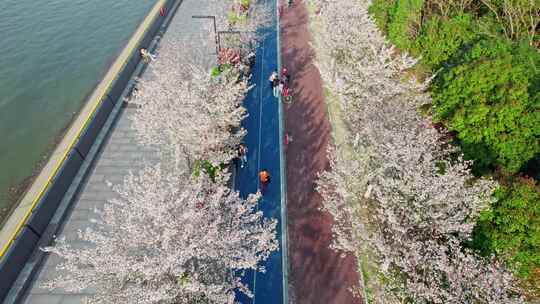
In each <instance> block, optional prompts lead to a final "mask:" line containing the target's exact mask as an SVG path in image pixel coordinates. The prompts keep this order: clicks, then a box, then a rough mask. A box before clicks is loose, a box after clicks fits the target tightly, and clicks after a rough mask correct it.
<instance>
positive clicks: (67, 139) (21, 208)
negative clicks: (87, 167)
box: [0, 0, 167, 259]
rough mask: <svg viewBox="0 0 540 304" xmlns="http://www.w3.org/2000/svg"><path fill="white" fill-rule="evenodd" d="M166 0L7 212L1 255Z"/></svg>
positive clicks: (160, 3)
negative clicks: (19, 199) (20, 197)
mask: <svg viewBox="0 0 540 304" xmlns="http://www.w3.org/2000/svg"><path fill="white" fill-rule="evenodd" d="M166 2H167V0H159V1H158V2H157V3H156V4H155V5H154V7H153V8H152V10H151V11H150V13H149V14H148V15H147V16H146V18H145V19H144V21H143V22H142V23H141V24H140V25H139V27H138V28H137V30H136V31H135V33H134V34H133V35H132V36H131V39H130V40H129V42H128V44H127V45H126V47H124V49H123V50H122V53H120V55H119V56H118V58H117V59H116V60H115V61H114V63H113V65H112V66H111V67H110V68H109V70H108V71H107V74H106V75H105V77H104V78H103V80H102V81H101V82H100V83H99V85H98V86H97V87H96V88H95V89H94V91H93V92H92V95H91V96H90V97H89V98H88V99H87V102H86V104H85V106H84V107H83V108H82V110H81V112H80V113H79V115H78V116H77V118H76V119H75V121H74V122H73V123H72V124H71V126H70V128H69V129H68V131H67V132H66V134H65V135H64V137H63V138H62V141H61V142H60V144H59V145H58V146H57V147H56V149H55V150H54V152H53V153H52V155H51V156H50V158H49V160H48V162H47V164H46V165H45V167H43V169H42V170H41V172H40V174H39V175H38V176H37V178H36V179H35V180H34V182H33V183H32V186H31V187H30V188H29V189H28V190H27V192H26V193H25V195H24V197H23V198H22V199H21V201H20V202H19V205H18V206H17V208H16V209H15V210H14V211H13V213H12V214H11V215H10V217H9V218H8V220H7V221H6V223H5V225H4V226H3V227H2V230H0V244H1V246H2V247H1V248H2V250H1V251H0V259H1V258H3V256H4V255H5V254H6V252H7V251H8V249H9V247H10V246H11V244H12V243H13V241H15V239H16V238H17V235H18V234H19V232H20V231H21V229H22V227H23V226H24V225H25V224H26V221H27V220H28V218H29V217H30V214H32V210H34V208H35V207H36V205H37V204H38V202H39V201H40V200H41V198H42V197H43V194H44V193H45V192H46V191H47V189H48V188H49V186H50V184H51V181H52V180H53V178H54V177H55V175H56V173H57V172H58V170H59V169H60V168H61V167H62V165H63V163H64V161H65V159H66V158H67V156H68V154H69V151H70V150H71V149H72V148H73V146H74V145H75V143H76V142H77V140H78V139H79V137H80V136H81V134H82V132H83V131H84V130H85V128H86V126H87V125H88V123H89V122H90V120H91V118H92V117H93V115H94V113H95V112H96V109H97V108H98V107H99V106H100V105H101V104H102V101H103V100H104V98H105V95H106V94H107V92H108V91H109V89H110V88H111V86H112V85H113V83H114V81H115V80H116V79H117V78H118V74H119V73H120V72H121V71H122V69H123V68H124V67H125V65H126V64H127V62H128V61H129V59H130V55H131V54H132V53H133V51H134V50H135V48H136V47H137V46H138V44H139V42H140V41H141V40H142V39H143V37H144V36H145V34H146V32H147V31H148V29H149V27H150V26H151V25H152V24H153V23H154V21H155V19H156V18H158V17H159V16H160V14H159V12H160V9H161V8H162V7H164V5H165V4H166Z"/></svg>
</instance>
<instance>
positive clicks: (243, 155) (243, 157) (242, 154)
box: [238, 143, 248, 168]
mask: <svg viewBox="0 0 540 304" xmlns="http://www.w3.org/2000/svg"><path fill="white" fill-rule="evenodd" d="M247 152H248V148H247V146H246V145H245V144H243V143H241V144H240V145H238V159H240V168H244V165H245V164H247Z"/></svg>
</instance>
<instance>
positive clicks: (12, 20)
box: [0, 0, 155, 222]
mask: <svg viewBox="0 0 540 304" xmlns="http://www.w3.org/2000/svg"><path fill="white" fill-rule="evenodd" d="M154 3H155V0H39V1H36V0H0V41H1V42H2V45H1V46H0V48H1V50H0V139H1V140H0V222H1V221H2V219H3V218H4V217H5V215H6V213H7V211H8V210H9V209H10V207H11V205H12V204H13V200H11V199H10V195H9V193H10V190H9V189H10V188H13V187H17V186H18V185H20V184H21V183H22V182H23V181H24V180H25V179H26V178H28V177H29V176H30V175H32V173H33V171H34V170H35V169H36V166H37V164H38V163H40V162H41V161H42V160H43V159H44V158H45V159H46V156H47V155H46V154H47V151H51V150H52V148H54V144H53V143H54V141H55V139H56V138H58V136H59V134H61V132H62V130H63V129H64V128H65V127H66V126H67V125H68V123H69V122H70V120H71V119H72V117H73V115H74V114H75V113H76V112H77V111H79V109H80V108H81V106H82V104H83V102H84V99H85V97H86V96H87V95H88V94H89V93H91V91H92V89H93V88H94V86H95V85H96V84H97V83H98V82H99V80H100V79H101V76H103V75H104V74H105V72H106V70H107V68H108V67H109V65H110V64H111V63H112V61H114V59H115V58H116V56H117V55H118V54H119V53H120V51H121V50H122V47H123V46H124V45H125V43H127V41H128V40H129V37H130V36H131V35H132V33H133V32H134V31H135V29H136V28H137V26H138V24H139V23H140V22H141V21H142V19H143V18H144V17H145V16H146V14H147V13H148V11H149V10H150V9H151V7H152V5H153V4H154Z"/></svg>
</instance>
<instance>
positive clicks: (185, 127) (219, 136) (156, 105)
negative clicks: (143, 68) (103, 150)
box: [130, 41, 250, 167]
mask: <svg viewBox="0 0 540 304" xmlns="http://www.w3.org/2000/svg"><path fill="white" fill-rule="evenodd" d="M193 52H194V51H193V49H192V48H190V47H189V46H186V45H183V43H181V42H180V41H169V42H165V43H164V44H163V46H162V47H161V49H160V54H161V56H160V58H159V59H158V60H156V61H155V63H153V64H152V71H151V72H152V73H153V77H150V78H149V79H148V80H141V81H140V82H139V84H138V90H137V92H136V94H135V96H134V98H133V99H132V100H131V101H130V102H132V103H135V104H137V105H139V108H138V109H137V111H136V113H135V114H134V115H133V116H132V121H133V127H134V129H135V130H136V134H137V138H138V139H139V141H140V143H142V144H144V145H152V146H155V147H157V148H158V149H159V151H160V152H163V153H164V154H165V155H167V156H169V157H171V158H172V159H173V160H174V161H175V162H181V163H185V162H186V161H187V163H188V167H192V164H193V161H195V160H205V161H209V162H210V163H212V165H214V166H215V165H219V164H221V163H228V162H229V161H230V160H231V159H232V158H233V157H234V156H235V155H236V154H235V153H236V151H235V149H236V147H237V146H238V144H239V143H240V142H241V140H242V138H243V137H244V135H245V134H246V131H245V130H244V129H243V128H242V127H241V126H240V124H241V122H242V120H243V119H244V118H245V117H246V115H247V113H246V109H245V108H244V107H243V106H242V100H243V98H244V96H245V94H246V93H247V91H248V90H249V88H250V87H249V85H248V80H247V79H242V80H238V73H237V72H236V71H235V70H234V69H230V70H228V71H226V72H225V73H224V75H222V76H223V77H219V79H212V76H211V75H210V74H209V72H208V68H207V67H206V66H203V65H200V64H197V63H196V62H193V61H195V60H196V59H190V58H198V57H199V56H198V54H194V53H193ZM200 56H205V57H208V54H200Z"/></svg>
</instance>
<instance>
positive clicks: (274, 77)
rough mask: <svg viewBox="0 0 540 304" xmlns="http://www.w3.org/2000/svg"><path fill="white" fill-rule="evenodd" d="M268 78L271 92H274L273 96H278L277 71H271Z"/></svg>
mask: <svg viewBox="0 0 540 304" xmlns="http://www.w3.org/2000/svg"><path fill="white" fill-rule="evenodd" d="M268 80H270V85H271V86H272V93H273V94H274V97H278V94H279V91H278V86H279V76H278V73H277V71H274V72H272V74H271V75H270V78H269V79H268Z"/></svg>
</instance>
